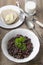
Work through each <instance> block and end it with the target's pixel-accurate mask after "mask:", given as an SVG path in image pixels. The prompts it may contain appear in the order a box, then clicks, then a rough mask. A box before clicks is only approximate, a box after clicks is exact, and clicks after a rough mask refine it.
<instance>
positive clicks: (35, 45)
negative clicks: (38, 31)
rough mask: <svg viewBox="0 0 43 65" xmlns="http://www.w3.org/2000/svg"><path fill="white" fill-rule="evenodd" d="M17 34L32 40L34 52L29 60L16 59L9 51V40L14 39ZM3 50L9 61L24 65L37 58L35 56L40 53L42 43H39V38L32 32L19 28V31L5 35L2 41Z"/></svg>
mask: <svg viewBox="0 0 43 65" xmlns="http://www.w3.org/2000/svg"><path fill="white" fill-rule="evenodd" d="M17 34H21V35H23V36H27V37H29V38H30V39H31V42H32V44H33V51H32V52H31V54H30V55H29V56H28V57H27V58H24V59H17V58H14V57H12V56H11V55H10V54H9V53H8V51H7V43H8V40H10V39H11V38H12V37H15V36H16V35H17ZM1 48H2V51H3V53H4V55H5V56H6V57H7V58H8V59H9V60H11V61H14V62H17V63H24V62H28V61H30V60H32V59H34V58H35V56H36V55H37V54H38V52H39V48H40V43H39V39H38V37H37V36H36V35H35V34H34V33H33V32H32V31H30V30H27V29H22V28H19V29H15V30H12V31H10V32H9V33H7V34H6V35H5V37H4V38H3V40H2V45H1Z"/></svg>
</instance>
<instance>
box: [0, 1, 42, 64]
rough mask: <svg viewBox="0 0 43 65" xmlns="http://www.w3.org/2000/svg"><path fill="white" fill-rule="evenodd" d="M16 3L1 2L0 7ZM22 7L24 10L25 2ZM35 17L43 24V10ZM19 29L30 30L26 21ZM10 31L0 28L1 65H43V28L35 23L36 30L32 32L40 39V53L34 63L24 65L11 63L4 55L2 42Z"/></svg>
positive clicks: (21, 3)
mask: <svg viewBox="0 0 43 65" xmlns="http://www.w3.org/2000/svg"><path fill="white" fill-rule="evenodd" d="M19 1H21V0H19ZM15 2H16V0H13V1H12V0H0V7H2V6H4V5H8V4H13V5H15ZM40 5H41V4H40ZM20 6H21V8H23V9H24V0H23V1H21V2H20ZM35 17H36V18H37V20H38V21H40V22H42V23H43V11H42V10H39V11H38V13H37V15H36V16H35ZM18 28H26V29H29V28H28V27H27V25H26V24H25V21H24V23H23V24H22V25H21V26H20V27H18ZM9 31H10V30H7V29H3V28H0V65H43V28H41V27H40V26H39V25H37V24H36V23H35V29H33V30H32V31H34V33H35V34H36V35H37V36H38V38H39V40H40V51H39V53H38V55H37V56H36V57H35V58H34V59H33V60H32V61H30V62H27V63H23V64H17V63H14V62H11V61H9V60H8V59H7V58H6V57H5V56H4V55H3V53H2V50H1V41H2V39H3V37H4V36H5V34H6V33H7V32H9Z"/></svg>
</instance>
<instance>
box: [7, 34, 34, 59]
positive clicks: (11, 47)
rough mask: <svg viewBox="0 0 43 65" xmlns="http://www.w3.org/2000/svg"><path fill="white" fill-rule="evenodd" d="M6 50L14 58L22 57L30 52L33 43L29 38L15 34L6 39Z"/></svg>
mask: <svg viewBox="0 0 43 65" xmlns="http://www.w3.org/2000/svg"><path fill="white" fill-rule="evenodd" d="M7 50H8V53H9V54H10V55H11V56H13V57H14V58H17V59H23V58H26V57H28V56H29V55H30V54H31V52H32V50H33V45H32V43H31V39H30V38H28V37H27V36H23V35H19V34H17V35H16V36H15V37H12V38H11V39H10V40H9V41H8V44H7Z"/></svg>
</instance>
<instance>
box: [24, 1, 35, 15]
mask: <svg viewBox="0 0 43 65" xmlns="http://www.w3.org/2000/svg"><path fill="white" fill-rule="evenodd" d="M25 12H26V13H28V14H29V15H34V14H35V13H36V2H35V1H34V0H25Z"/></svg>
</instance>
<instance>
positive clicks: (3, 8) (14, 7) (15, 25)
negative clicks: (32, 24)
mask: <svg viewBox="0 0 43 65" xmlns="http://www.w3.org/2000/svg"><path fill="white" fill-rule="evenodd" d="M6 9H12V10H14V11H17V13H18V14H19V20H18V21H17V22H16V23H14V24H11V25H7V24H6V23H5V22H4V20H3V19H2V18H0V27H3V28H7V29H11V28H16V27H18V26H20V25H21V24H22V23H23V21H24V18H25V15H24V13H23V14H21V15H20V8H19V7H17V6H14V5H7V6H3V7H1V8H0V14H1V12H2V11H4V10H6ZM21 11H22V12H23V10H22V9H21Z"/></svg>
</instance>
